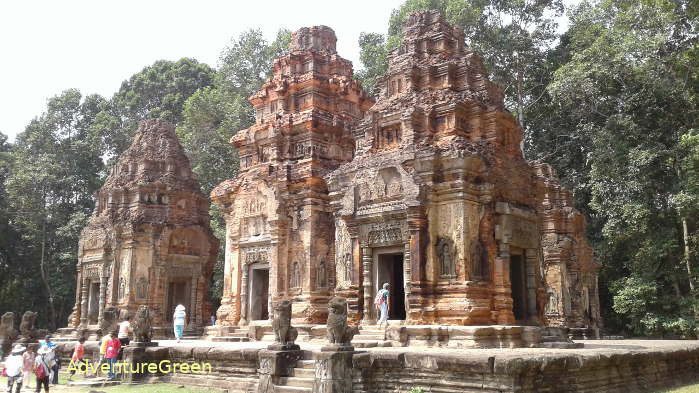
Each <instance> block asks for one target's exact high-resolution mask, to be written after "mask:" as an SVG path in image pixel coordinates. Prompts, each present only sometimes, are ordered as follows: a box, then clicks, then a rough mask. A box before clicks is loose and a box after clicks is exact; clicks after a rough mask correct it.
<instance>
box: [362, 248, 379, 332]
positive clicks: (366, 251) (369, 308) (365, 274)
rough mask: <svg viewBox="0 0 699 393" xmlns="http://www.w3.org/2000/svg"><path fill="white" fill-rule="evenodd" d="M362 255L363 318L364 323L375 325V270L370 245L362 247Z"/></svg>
mask: <svg viewBox="0 0 699 393" xmlns="http://www.w3.org/2000/svg"><path fill="white" fill-rule="evenodd" d="M361 256H362V283H363V285H362V288H363V292H364V293H363V294H364V296H363V298H364V315H363V318H362V325H373V324H375V323H376V318H375V316H374V309H373V308H374V302H373V301H372V299H371V294H372V290H371V287H372V283H373V280H372V277H371V276H372V274H371V273H372V271H373V258H372V250H371V248H369V247H362V248H361Z"/></svg>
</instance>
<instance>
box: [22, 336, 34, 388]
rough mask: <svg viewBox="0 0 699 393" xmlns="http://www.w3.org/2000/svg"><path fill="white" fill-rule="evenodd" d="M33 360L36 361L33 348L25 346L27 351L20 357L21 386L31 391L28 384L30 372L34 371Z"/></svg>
mask: <svg viewBox="0 0 699 393" xmlns="http://www.w3.org/2000/svg"><path fill="white" fill-rule="evenodd" d="M34 360H36V353H35V352H34V348H33V347H31V346H27V351H26V352H25V353H24V355H22V374H23V381H22V382H23V383H22V385H24V387H25V389H31V387H30V386H29V382H31V377H32V370H33V369H34Z"/></svg>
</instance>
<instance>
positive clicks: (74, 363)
mask: <svg viewBox="0 0 699 393" xmlns="http://www.w3.org/2000/svg"><path fill="white" fill-rule="evenodd" d="M84 357H85V337H80V340H78V342H77V343H75V348H74V349H73V356H71V358H70V367H69V369H70V375H69V376H68V380H69V381H70V380H71V379H72V378H73V375H75V369H76V368H78V367H80V368H81V371H83V372H84V370H85V369H84V368H83V360H84V359H83V358H84Z"/></svg>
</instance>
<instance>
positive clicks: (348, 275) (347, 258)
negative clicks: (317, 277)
mask: <svg viewBox="0 0 699 393" xmlns="http://www.w3.org/2000/svg"><path fill="white" fill-rule="evenodd" d="M343 267H344V272H345V281H348V282H350V283H351V282H352V279H353V278H354V275H353V274H352V272H353V271H354V269H353V268H352V254H350V253H346V254H345V255H344V257H343Z"/></svg>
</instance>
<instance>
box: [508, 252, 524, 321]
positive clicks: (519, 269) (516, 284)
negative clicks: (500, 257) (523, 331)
mask: <svg viewBox="0 0 699 393" xmlns="http://www.w3.org/2000/svg"><path fill="white" fill-rule="evenodd" d="M524 263H525V262H524V258H523V257H522V255H511V256H510V283H511V285H512V312H513V313H514V314H515V320H516V321H517V323H519V324H524V323H525V321H526V319H527V284H526V283H527V281H526V280H527V277H526V271H527V269H526V268H525V266H524Z"/></svg>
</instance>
